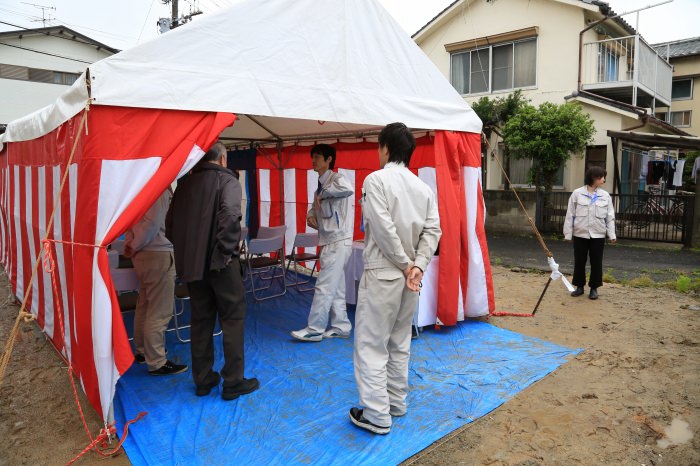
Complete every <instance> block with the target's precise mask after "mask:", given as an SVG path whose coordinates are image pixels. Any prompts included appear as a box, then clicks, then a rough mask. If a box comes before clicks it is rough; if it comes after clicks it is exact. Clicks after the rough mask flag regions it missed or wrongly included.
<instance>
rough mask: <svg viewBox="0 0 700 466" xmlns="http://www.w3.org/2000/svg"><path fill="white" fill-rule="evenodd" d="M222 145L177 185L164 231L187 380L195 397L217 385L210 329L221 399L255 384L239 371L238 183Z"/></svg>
mask: <svg viewBox="0 0 700 466" xmlns="http://www.w3.org/2000/svg"><path fill="white" fill-rule="evenodd" d="M226 157H227V154H226V147H225V146H224V145H223V144H222V143H220V142H217V143H216V144H214V145H213V146H212V148H211V149H209V151H208V152H207V153H206V154H205V155H204V157H203V158H202V160H201V161H200V162H199V163H198V164H197V165H196V166H195V167H194V169H193V170H192V173H191V174H189V175H187V176H186V177H184V178H182V179H181V180H180V181H179V182H178V186H177V189H176V190H175V195H174V196H173V200H172V203H171V205H170V210H169V211H168V216H167V217H166V222H165V223H166V234H167V236H168V238H170V240H171V241H172V242H173V245H174V246H175V268H176V270H177V274H178V276H179V277H180V279H181V280H182V281H183V282H186V283H187V289H188V291H189V293H190V306H191V308H192V322H191V325H192V326H191V332H190V334H191V342H190V350H191V352H192V377H193V379H194V383H195V385H196V395H197V396H206V395H208V394H209V393H210V392H211V390H212V388H214V387H216V386H217V385H218V384H219V381H220V376H219V374H218V373H217V372H215V371H214V370H212V368H213V365H214V337H213V333H214V326H215V325H216V320H217V317H218V320H219V325H220V326H221V330H222V331H223V340H224V345H223V348H224V367H223V368H222V370H221V376H223V379H224V384H223V390H222V392H221V397H222V398H223V399H224V400H235V399H236V398H238V397H239V396H241V395H245V394H248V393H251V392H253V391H255V390H257V389H258V387H259V386H260V383H259V382H258V379H254V378H252V379H246V378H245V377H244V376H243V372H244V368H245V364H244V358H243V356H244V354H243V330H244V321H245V314H246V300H245V288H244V287H243V279H242V277H241V264H240V261H239V254H240V240H241V198H242V189H241V184H240V183H239V182H238V180H237V179H236V178H235V177H234V175H233V173H232V172H231V170H228V169H227V168H226V163H227V162H226Z"/></svg>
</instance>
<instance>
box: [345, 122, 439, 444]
mask: <svg viewBox="0 0 700 466" xmlns="http://www.w3.org/2000/svg"><path fill="white" fill-rule="evenodd" d="M415 147H416V141H415V138H414V137H413V134H411V131H410V130H409V129H408V128H407V127H406V126H405V125H404V124H403V123H392V124H390V125H387V126H386V127H385V128H384V129H382V131H381V133H380V134H379V165H380V167H382V169H381V170H378V171H376V172H374V173H372V174H370V175H369V176H368V177H367V178H366V179H365V182H364V184H363V186H362V200H361V202H362V213H363V216H364V228H365V250H364V254H363V258H364V272H363V274H362V279H361V281H360V289H359V294H358V299H357V310H356V313H355V345H354V366H355V381H356V382H357V389H358V392H359V395H360V404H361V405H362V406H363V408H358V407H354V408H352V409H351V410H350V420H351V421H352V423H353V424H355V425H356V426H358V427H361V428H363V429H366V430H368V431H370V432H373V433H376V434H388V433H389V431H390V430H391V423H392V418H391V417H392V416H403V415H404V414H406V408H407V405H406V395H407V392H408V360H409V355H410V350H411V322H412V320H413V313H414V311H415V310H416V306H417V305H418V289H419V287H420V282H421V280H422V278H423V272H425V270H426V268H427V267H428V263H429V262H430V259H431V258H432V257H433V254H434V253H435V249H436V248H437V245H438V241H439V240H440V235H441V234H442V231H441V230H440V217H439V214H438V209H437V203H436V201H435V195H434V193H433V191H432V190H431V189H430V187H428V185H426V184H425V183H424V182H422V181H421V180H420V179H418V177H417V176H416V175H414V174H413V173H412V172H411V171H410V170H409V169H408V164H409V162H410V160H411V155H412V154H413V151H414V149H415Z"/></svg>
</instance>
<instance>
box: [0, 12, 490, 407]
mask: <svg viewBox="0 0 700 466" xmlns="http://www.w3.org/2000/svg"><path fill="white" fill-rule="evenodd" d="M88 101H90V103H91V105H92V107H91V109H90V111H89V112H87V111H86V112H83V110H84V109H85V108H86V106H87V103H88ZM234 114H235V116H234ZM234 120H235V124H233V125H232V123H233V122H234ZM394 121H402V122H404V123H405V124H406V125H408V126H409V127H411V128H414V129H424V130H437V131H436V132H435V137H434V139H433V147H434V149H433V151H432V154H433V155H432V157H433V158H432V160H433V162H432V165H431V167H433V168H434V173H435V175H434V178H435V185H436V189H437V194H438V204H439V209H440V216H441V218H442V221H441V227H442V229H443V237H442V240H441V246H440V256H441V258H442V257H443V256H444V257H445V259H444V260H442V261H441V263H440V277H441V278H440V282H439V286H440V292H439V296H440V297H441V299H443V302H444V304H443V305H441V306H442V307H443V308H444V309H445V310H446V315H447V318H446V320H443V323H444V324H445V325H453V324H454V323H455V321H456V315H457V311H456V309H457V305H458V301H459V299H462V300H463V301H464V306H465V308H466V309H472V310H477V311H478V312H481V313H486V312H488V310H489V309H493V285H492V282H491V279H490V269H489V261H488V251H487V249H486V240H485V233H484V210H485V209H484V205H483V197H482V196H481V186H480V179H481V175H480V174H481V168H480V165H481V153H480V136H479V132H480V130H481V121H480V120H479V118H478V117H477V116H476V114H475V113H474V112H473V111H472V110H471V109H470V108H469V106H468V105H467V104H466V103H465V102H464V100H463V99H462V97H461V96H460V95H459V94H458V93H457V92H456V91H455V90H454V89H453V88H452V86H451V85H450V83H449V82H448V81H447V80H446V79H445V78H444V77H443V76H442V75H441V74H440V72H439V71H438V70H437V69H436V68H435V66H434V65H433V64H432V63H431V62H430V61H429V60H428V58H427V57H426V56H425V55H424V54H423V52H422V51H421V50H420V49H419V48H418V47H417V46H416V45H415V43H413V41H412V40H411V39H410V37H408V35H407V34H406V33H404V32H403V31H402V30H401V29H400V28H399V26H398V25H397V24H396V22H395V21H394V20H393V19H392V18H391V17H390V16H389V15H388V14H387V13H386V11H384V9H383V8H382V7H381V6H380V5H379V4H378V3H377V2H376V0H325V1H317V0H267V1H265V2H259V1H256V0H242V1H240V2H238V3H236V4H235V5H234V6H232V7H231V8H228V9H226V10H222V11H221V12H220V13H218V14H215V15H211V16H208V17H205V18H203V19H198V20H197V21H196V22H193V23H190V24H187V25H185V26H183V27H181V28H178V29H176V30H174V31H171V32H168V33H167V34H164V35H162V36H160V37H158V38H156V39H154V40H152V41H150V42H147V43H144V44H142V45H140V46H137V47H134V48H133V49H131V50H128V51H124V52H121V53H119V54H116V55H113V56H111V57H109V58H106V59H104V60H102V61H100V62H97V63H95V64H93V65H91V66H90V67H89V69H88V71H87V72H86V73H84V74H83V75H82V76H81V77H80V78H79V79H78V81H76V83H75V84H74V85H73V86H72V87H71V88H70V89H68V90H67V91H66V93H65V94H64V95H63V96H62V97H61V98H59V99H58V100H57V101H56V103H54V104H53V105H50V106H47V107H45V108H43V109H41V110H38V111H37V112H34V113H32V114H30V115H28V116H26V117H24V118H21V119H18V120H15V121H13V122H11V123H10V124H9V125H8V127H7V129H6V132H5V133H4V134H3V135H1V136H0V143H5V144H4V148H3V147H2V145H0V210H1V211H2V215H1V216H0V217H1V219H2V221H1V222H0V240H1V241H0V244H1V245H2V248H0V259H1V260H2V263H3V265H4V266H5V269H6V270H8V275H9V276H10V281H11V283H12V286H13V291H14V292H15V295H16V296H19V297H20V298H22V297H23V295H24V294H26V295H27V297H28V302H27V304H28V306H29V309H30V310H31V312H32V313H33V314H34V315H35V316H37V321H38V322H39V325H40V326H41V327H42V329H43V330H44V332H45V333H46V334H47V335H48V336H49V338H51V340H52V341H53V342H54V344H55V345H56V347H57V349H58V350H59V351H61V352H62V353H63V354H64V355H65V356H66V358H68V359H69V360H70V361H71V362H72V364H73V369H74V372H75V373H76V374H77V375H78V376H79V377H80V380H81V384H82V386H83V388H84V390H85V393H86V394H87V397H88V399H89V400H90V402H91V404H92V406H93V407H94V408H95V409H96V410H97V411H98V413H99V414H100V415H102V416H103V417H104V419H105V420H106V419H107V416H108V413H109V407H110V404H111V402H112V399H113V397H114V393H115V387H116V383H117V380H118V379H119V377H120V376H121V375H122V374H123V373H124V372H125V371H126V370H127V369H128V367H129V366H130V365H131V364H132V362H133V355H132V352H131V348H130V346H129V342H128V340H127V338H126V333H125V330H124V325H123V322H122V320H121V315H120V310H119V305H118V302H117V300H116V295H115V290H114V286H113V282H112V279H111V271H110V268H109V261H108V258H107V252H106V250H105V248H106V246H107V245H108V244H110V243H111V242H113V241H114V240H115V239H116V238H117V237H118V235H120V234H121V233H122V232H124V231H125V230H126V228H128V227H129V226H130V225H133V224H134V223H135V222H136V221H137V220H138V219H139V218H140V217H141V216H142V215H143V213H144V212H145V211H146V210H147V209H148V207H149V206H150V205H152V203H153V202H154V201H155V199H157V198H158V196H159V195H160V194H161V193H162V192H163V190H164V189H166V187H167V186H169V185H170V183H171V182H172V181H173V180H174V179H176V178H177V177H178V176H180V175H182V174H184V173H186V172H187V171H188V170H190V169H191V168H192V166H194V164H195V163H196V162H197V161H198V160H200V159H201V157H202V156H203V154H204V151H205V150H207V149H208V148H209V147H210V146H211V144H212V143H213V142H214V141H215V140H216V138H217V137H219V135H220V134H221V132H222V131H224V136H225V137H228V138H231V140H241V141H244V140H245V141H248V140H258V141H266V140H274V141H284V140H288V141H294V140H295V139H296V138H301V137H312V136H313V137H318V138H319V139H323V136H328V137H335V136H336V135H339V134H348V135H352V134H358V133H364V134H366V133H368V132H371V131H376V130H377V129H379V128H380V127H381V126H383V125H385V124H388V123H391V122H394ZM83 128H84V129H85V130H83ZM451 131H455V132H454V133H452V132H451ZM73 155H74V157H73ZM278 162H281V161H280V160H278ZM300 173H301V172H300ZM267 174H269V175H270V179H273V178H274V179H276V180H279V177H280V176H287V175H290V174H291V172H290V171H289V170H285V167H284V166H282V165H281V164H280V163H277V164H275V165H274V167H272V168H271V169H270V170H268V172H267ZM295 180H296V178H295ZM302 181H303V180H302ZM63 183H65V184H63ZM270 185H271V186H272V185H273V183H270ZM60 186H64V187H63V188H59V187H60ZM274 186H281V183H274ZM285 186H288V185H285ZM314 186H315V184H314ZM360 186H361V184H360ZM291 191H292V190H291V189H288V190H287V191H285V193H284V194H285V195H287V194H288V192H291ZM278 194H279V196H282V194H281V193H278ZM54 205H56V206H58V209H56V210H55V211H54V212H55V214H56V217H55V219H54V221H53V224H51V221H50V220H49V218H50V216H51V214H52V208H51V206H54ZM306 207H307V206H306V204H305V203H304V208H306ZM455 213H458V214H455ZM44 238H48V239H49V240H50V244H49V249H50V253H51V254H52V255H53V256H54V257H55V258H56V263H57V264H58V269H54V274H53V275H49V274H48V272H46V271H43V272H42V270H43V269H41V268H40V269H39V273H38V274H37V276H36V280H34V279H33V275H32V274H31V271H32V269H33V267H34V266H35V264H36V263H37V254H38V251H41V248H42V247H43V245H42V240H43V239H44ZM52 282H54V283H55V282H58V285H57V287H56V288H57V292H56V293H53V292H52V291H53V290H52V286H51V284H52ZM78 284H79V285H78ZM76 285H77V286H76ZM458 295H459V296H458ZM460 296H461V298H460ZM61 320H63V321H65V322H66V323H67V325H66V326H65V334H64V332H63V330H61V331H59V329H61V326H59V325H58V323H60V321H61Z"/></svg>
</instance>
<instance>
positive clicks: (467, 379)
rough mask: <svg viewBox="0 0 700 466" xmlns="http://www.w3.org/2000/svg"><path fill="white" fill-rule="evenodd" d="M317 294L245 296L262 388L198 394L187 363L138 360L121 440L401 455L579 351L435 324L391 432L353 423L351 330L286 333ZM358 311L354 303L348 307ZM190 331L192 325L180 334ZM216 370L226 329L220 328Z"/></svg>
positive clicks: (128, 386) (192, 454) (125, 390)
mask: <svg viewBox="0 0 700 466" xmlns="http://www.w3.org/2000/svg"><path fill="white" fill-rule="evenodd" d="M312 295H313V293H298V292H296V291H294V290H292V289H290V291H289V292H288V293H287V295H286V296H284V297H281V298H277V299H274V300H270V301H266V302H263V303H253V302H251V301H250V299H249V302H248V316H247V319H246V334H245V351H246V356H245V359H246V376H247V377H257V378H258V379H260V383H261V387H260V390H258V391H256V392H254V393H253V394H250V395H246V396H242V397H240V398H238V399H237V400H235V401H229V402H226V401H223V400H222V399H221V396H220V395H221V391H220V390H221V389H220V387H219V388H218V389H214V390H212V393H211V394H210V395H209V396H206V397H197V396H195V394H194V384H193V382H192V377H191V373H190V371H187V372H185V373H182V374H178V375H174V376H163V377H153V376H150V375H148V373H147V368H146V366H145V365H137V364H135V365H134V366H133V367H131V368H130V370H129V371H128V372H127V373H126V374H125V375H124V376H123V377H122V378H121V379H120V380H119V383H118V385H117V395H116V398H115V401H114V407H115V416H116V419H117V427H118V431H119V432H121V429H122V426H123V425H124V423H125V422H126V420H129V419H133V418H134V417H136V415H137V414H138V413H139V412H140V411H147V412H148V415H147V416H145V417H144V418H143V419H141V420H140V421H139V422H137V423H135V424H133V425H132V426H131V428H130V432H129V436H128V438H127V440H126V441H125V442H124V448H125V450H126V452H127V455H128V456H129V459H130V460H131V462H132V463H133V464H134V465H141V464H158V465H160V464H180V465H198V464H201V465H218V464H246V465H258V464H259V465H269V464H285V465H288V464H368V465H371V464H377V465H383V466H386V465H390V464H397V463H399V462H401V461H403V460H405V459H406V458H409V457H411V456H412V455H414V454H416V453H418V452H419V451H421V450H423V449H424V448H426V447H428V446H429V445H430V444H431V443H433V442H435V441H436V440H438V439H440V438H441V437H443V436H445V435H447V434H448V433H450V432H452V431H453V430H455V429H457V428H459V427H461V426H463V425H465V424H467V423H470V422H472V421H474V420H475V419H477V418H479V417H481V416H483V415H485V414H487V413H488V412H490V411H492V410H493V409H495V408H497V407H498V406H499V405H501V404H502V403H504V402H505V401H507V400H508V399H510V398H511V397H513V396H514V395H515V394H516V393H518V392H519V391H520V390H522V389H524V388H525V387H527V386H528V385H530V384H532V383H533V382H536V381H537V380H539V379H541V378H542V377H544V376H545V375H547V374H548V373H550V372H552V371H554V370H555V369H556V368H557V367H559V366H560V365H561V364H563V363H564V362H566V361H567V359H568V358H569V357H570V356H571V355H573V354H576V353H577V352H578V351H577V350H571V349H569V348H565V347H562V346H558V345H555V344H552V343H548V342H546V341H543V340H539V339H536V338H530V337H525V336H523V335H520V334H517V333H514V332H510V331H507V330H503V329H500V328H498V327H495V326H493V325H490V324H488V323H484V322H465V323H462V324H459V325H457V326H456V327H452V328H443V329H442V330H439V331H437V330H434V329H428V330H426V331H424V332H423V333H422V334H421V337H420V338H419V339H417V340H414V341H413V345H412V349H411V363H410V372H409V384H410V393H409V396H408V403H409V410H408V413H407V415H406V416H404V417H400V418H395V419H394V424H393V427H392V429H391V433H390V434H389V435H386V436H378V435H374V434H371V433H369V432H366V431H364V430H362V429H359V428H357V427H355V426H354V425H353V424H352V423H351V422H350V420H349V418H348V411H349V409H350V408H351V407H352V406H355V405H356V404H357V390H356V387H355V380H354V375H353V363H352V339H347V340H344V339H331V340H323V341H322V342H320V343H304V342H298V341H296V340H293V339H292V337H290V336H289V331H290V330H296V329H299V328H303V327H304V326H305V324H306V318H307V315H308V309H309V307H310V304H311V299H312ZM349 314H350V316H351V319H352V317H354V315H353V314H354V313H353V312H352V310H350V312H349ZM184 333H185V335H189V332H188V331H185V332H184ZM215 341H216V359H217V363H216V366H215V369H216V368H220V367H221V361H222V351H221V337H216V338H215ZM168 349H169V353H168V357H169V359H171V360H177V361H180V362H182V363H186V364H189V362H190V354H189V351H190V347H189V345H188V344H181V343H177V344H176V343H175V339H174V335H173V334H172V332H171V333H169V334H168Z"/></svg>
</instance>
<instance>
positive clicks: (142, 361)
mask: <svg viewBox="0 0 700 466" xmlns="http://www.w3.org/2000/svg"><path fill="white" fill-rule="evenodd" d="M165 354H168V350H167V348H166V350H165ZM134 362H135V363H136V364H145V363H146V356H144V355H143V354H141V353H135V354H134Z"/></svg>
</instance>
